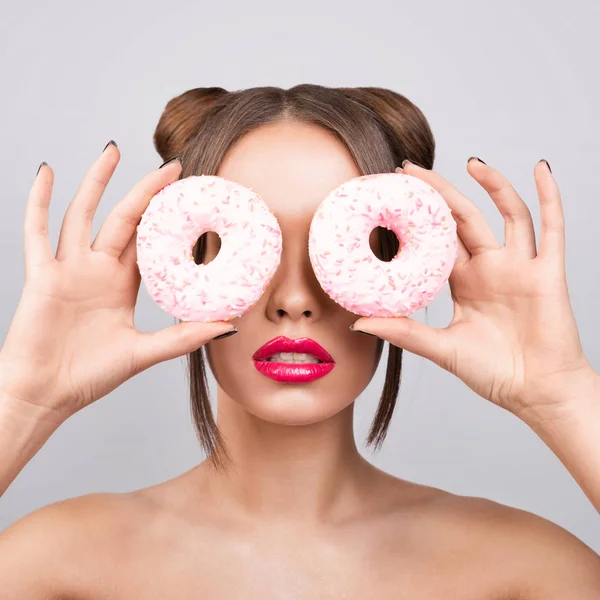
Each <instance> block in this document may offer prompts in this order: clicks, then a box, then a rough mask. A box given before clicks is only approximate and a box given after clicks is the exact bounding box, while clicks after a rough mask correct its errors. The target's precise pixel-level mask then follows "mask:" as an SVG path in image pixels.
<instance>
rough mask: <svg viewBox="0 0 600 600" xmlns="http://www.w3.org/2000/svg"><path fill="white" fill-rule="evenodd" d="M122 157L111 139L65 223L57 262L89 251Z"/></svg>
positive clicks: (81, 188)
mask: <svg viewBox="0 0 600 600" xmlns="http://www.w3.org/2000/svg"><path fill="white" fill-rule="evenodd" d="M111 142H112V143H111ZM119 157H120V152H119V149H118V148H117V146H116V145H115V143H114V142H113V140H111V141H110V142H109V143H108V144H107V145H106V147H105V149H104V150H103V151H102V154H100V156H99V157H98V158H97V159H96V161H95V162H94V164H93V165H92V166H91V167H90V168H89V170H88V172H87V173H86V174H85V177H84V178H83V181H82V182H81V184H80V186H79V188H78V189H77V192H76V193H75V197H74V198H73V200H72V201H71V204H69V207H68V208H67V212H66V213H65V217H64V219H63V222H62V226H61V229H60V236H59V239H58V246H57V249H56V258H57V259H58V260H62V259H63V258H65V257H66V256H68V255H69V254H70V253H72V252H78V251H80V250H83V249H85V250H89V248H90V236H91V232H92V220H93V218H94V214H95V212H96V208H97V207H98V203H99V202H100V198H102V194H103V193H104V190H105V189H106V186H107V184H108V182H109V181H110V178H111V176H112V174H113V173H114V171H115V169H116V167H117V164H118V162H119Z"/></svg>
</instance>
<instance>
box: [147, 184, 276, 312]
mask: <svg viewBox="0 0 600 600" xmlns="http://www.w3.org/2000/svg"><path fill="white" fill-rule="evenodd" d="M206 231H215V232H216V233H218V234H219V236H220V237H221V248H220V250H219V253H218V254H217V256H216V258H215V259H214V260H213V261H211V262H210V263H209V264H207V265H204V264H200V265H197V264H196V263H195V262H194V257H193V255H192V249H193V247H194V246H195V244H196V242H197V241H198V238H199V237H200V235H202V234H203V233H205V232H206ZM281 250H282V237H281V230H280V228H279V224H278V223H277V219H276V218H275V215H274V214H273V213H272V212H271V211H270V210H269V208H268V207H267V205H266V204H265V202H264V201H263V200H262V199H261V198H260V197H259V196H258V194H256V193H255V192H253V191H252V190H251V189H249V188H247V187H244V186H242V185H240V184H237V183H234V182H231V181H228V180H226V179H224V178H222V177H217V176H213V175H192V176H190V177H186V178H185V179H180V180H177V181H174V182H173V183H170V184H169V185H167V186H165V187H164V188H163V189H162V190H160V192H158V193H157V194H156V195H155V196H154V197H153V198H152V199H151V200H150V203H149V205H148V207H147V208H146V210H145V212H144V214H143V215H142V219H141V221H140V223H139V225H138V227H137V261H138V266H139V269H140V274H141V276H142V279H143V281H144V284H145V286H146V289H147V290H148V293H149V294H150V295H151V296H152V298H153V299H154V300H155V301H156V303H157V304H158V305H159V306H160V307H161V308H163V309H164V310H165V311H166V312H168V313H169V314H171V315H173V316H174V317H177V318H179V319H181V320H183V321H220V320H230V319H233V318H234V317H239V316H241V315H242V314H243V313H244V312H245V311H247V310H248V309H250V308H251V307H252V306H253V305H254V304H255V303H256V302H257V301H258V299H259V298H260V296H261V295H262V293H263V292H264V290H265V288H266V287H267V285H268V284H269V282H270V281H271V279H272V277H273V275H274V274H275V271H276V270H277V267H278V265H279V261H280V257H281Z"/></svg>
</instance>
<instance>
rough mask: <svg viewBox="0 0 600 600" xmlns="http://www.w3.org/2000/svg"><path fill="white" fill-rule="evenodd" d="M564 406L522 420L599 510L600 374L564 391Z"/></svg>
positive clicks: (599, 510) (591, 376)
mask: <svg viewBox="0 0 600 600" xmlns="http://www.w3.org/2000/svg"><path fill="white" fill-rule="evenodd" d="M564 393H565V394H568V395H569V397H568V398H566V397H565V402H564V405H563V406H562V407H561V408H560V410H553V411H552V412H551V413H550V414H543V413H540V414H538V415H536V416H531V415H530V416H529V417H528V418H524V419H523V420H524V421H525V422H526V423H527V424H528V425H529V427H531V429H533V431H535V433H537V435H538V436H539V437H540V438H541V439H542V440H543V441H544V442H545V444H546V445H547V446H548V447H549V448H550V449H551V450H552V451H553V452H554V454H556V456H557V457H558V458H559V459H560V461H561V462H562V463H563V465H564V466H565V467H566V468H567V470H568V471H569V472H570V473H571V475H572V476H573V478H574V479H575V480H576V481H577V483H578V484H579V486H580V487H581V489H582V490H583V492H584V493H585V494H586V496H587V497H588V498H589V500H590V501H591V502H592V504H593V505H594V506H595V508H596V510H597V511H598V512H600V376H599V375H597V374H596V373H594V372H591V373H590V374H589V376H587V377H585V378H582V380H581V381H580V382H579V383H577V384H576V385H574V386H571V387H569V388H568V390H566V391H565V392H564Z"/></svg>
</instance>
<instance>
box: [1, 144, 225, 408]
mask: <svg viewBox="0 0 600 600" xmlns="http://www.w3.org/2000/svg"><path fill="white" fill-rule="evenodd" d="M119 158H120V152H119V149H118V148H117V146H116V145H115V144H114V143H109V144H108V145H107V147H106V148H105V150H104V151H103V152H102V154H101V155H100V157H99V158H98V159H97V160H96V162H95V163H94V164H93V165H92V166H91V168H90V169H89V171H88V173H87V174H86V176H85V177H84V179H83V182H82V183H81V185H80V187H79V189H78V190H77V192H76V194H75V198H74V199H73V201H72V202H71V204H70V205H69V207H68V209H67V212H66V214H65V217H64V219H63V223H62V227H61V231H60V237H59V241H58V246H57V250H56V255H54V253H53V251H52V246H51V244H50V239H49V236H48V208H49V204H50V196H51V192H52V185H53V181H54V173H53V171H52V169H51V168H50V167H49V166H47V165H44V166H42V167H41V169H40V170H39V172H38V175H37V177H36V179H35V182H34V184H33V186H32V188H31V191H30V194H29V198H28V202H27V208H26V216H25V228H24V242H25V269H26V276H25V286H24V288H23V293H22V295H21V299H20V302H19V305H18V307H17V310H16V313H15V316H14V318H13V321H12V323H11V325H10V327H9V330H8V334H7V337H6V340H5V342H4V345H3V346H2V349H1V350H0V392H3V393H5V394H8V395H9V396H10V397H12V398H16V399H17V400H18V401H23V402H27V403H29V404H33V405H34V406H36V407H40V408H41V409H42V411H44V412H45V413H47V412H48V411H47V409H51V412H52V413H53V414H55V415H56V416H58V417H59V418H60V419H62V420H64V419H66V418H68V417H69V416H71V415H72V414H74V413H75V412H77V411H78V410H80V409H82V408H83V407H85V406H87V405H89V404H90V403H92V402H94V401H95V400H97V399H99V398H101V397H103V396H105V395H106V394H108V393H109V392H111V391H112V390H114V389H115V388H116V387H118V386H119V385H120V384H121V383H123V382H124V381H126V380H127V379H129V378H131V377H132V376H134V375H136V374H137V373H140V372H141V371H143V370H145V369H147V368H148V367H150V366H152V365H154V364H157V363H159V362H162V361H165V360H169V359H172V358H176V357H178V356H182V355H184V354H186V353H189V352H192V351H194V350H196V349H197V348H199V347H200V346H202V345H203V344H205V343H206V342H208V341H210V340H211V339H213V338H214V337H216V336H218V335H220V334H223V333H225V332H228V331H230V330H232V329H233V325H232V323H230V322H224V321H217V322H213V323H197V322H191V321H190V322H184V323H179V324H176V325H173V326H170V327H167V328H165V329H163V330H160V331H157V332H154V333H142V332H140V331H138V330H137V329H136V328H135V325H134V309H135V304H136V299H137V295H138V291H139V287H140V282H141V277H140V272H139V270H138V267H137V253H136V228H137V225H138V223H139V221H140V219H141V216H142V214H143V212H144V211H145V209H146V207H147V206H148V203H149V202H150V199H151V198H152V197H153V196H154V195H155V194H156V193H157V192H158V191H159V190H160V189H161V188H163V187H164V186H165V185H167V184H169V183H171V182H172V181H175V180H176V179H177V178H178V177H179V174H180V173H181V168H182V167H181V162H180V161H179V160H174V161H172V162H170V163H168V164H166V165H164V166H163V168H159V169H157V170H155V171H152V172H151V173H149V174H148V175H146V176H145V177H144V178H143V179H142V180H141V181H139V182H138V183H137V184H136V185H135V186H134V187H133V188H132V189H131V190H130V191H129V192H128V193H127V194H126V196H125V197H124V198H123V199H122V200H121V201H120V202H119V203H118V204H117V205H116V206H115V207H114V208H113V210H112V211H111V212H110V214H109V215H108V217H107V218H106V220H105V222H104V223H103V224H102V227H101V228H100V230H99V232H98V234H97V236H96V238H95V239H94V241H93V243H92V244H90V237H91V230H92V219H93V216H94V213H95V211H96V207H97V206H98V203H99V201H100V198H101V197H102V194H103V193H104V190H105V188H106V185H107V184H108V182H109V181H110V178H111V176H112V174H113V172H114V170H115V168H116V166H117V164H118V162H119Z"/></svg>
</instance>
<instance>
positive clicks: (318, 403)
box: [235, 383, 355, 425]
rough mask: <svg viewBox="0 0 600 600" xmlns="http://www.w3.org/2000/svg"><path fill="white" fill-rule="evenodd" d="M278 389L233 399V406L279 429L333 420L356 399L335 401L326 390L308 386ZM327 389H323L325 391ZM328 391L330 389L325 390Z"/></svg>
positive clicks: (280, 385)
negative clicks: (286, 426) (279, 426)
mask: <svg viewBox="0 0 600 600" xmlns="http://www.w3.org/2000/svg"><path fill="white" fill-rule="evenodd" d="M278 386H279V387H280V389H278V390H277V391H271V392H266V393H261V394H258V395H255V394H252V395H251V396H248V397H241V398H239V399H237V398H236V400H235V401H236V403H237V404H239V405H240V406H241V407H242V408H244V409H245V410H247V411H248V412H250V413H252V414H253V415H254V416H256V417H258V418H259V419H262V420H264V421H268V422H269V423H276V424H278V425H311V424H312V423H318V422H320V421H325V420H326V419H329V418H330V417H332V416H334V415H335V414H337V413H338V412H340V411H341V410H343V409H344V408H346V407H347V406H348V405H349V404H351V403H352V402H354V400H355V398H354V397H350V398H345V401H343V400H342V399H340V398H335V399H334V397H333V395H332V394H331V392H330V391H328V390H326V389H322V390H315V389H314V387H313V386H312V385H311V384H297V383H295V384H278ZM325 387H326V386H323V388H325ZM327 387H329V386H327Z"/></svg>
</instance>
